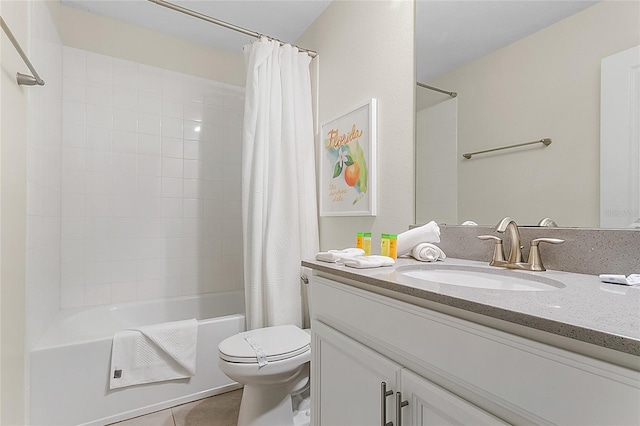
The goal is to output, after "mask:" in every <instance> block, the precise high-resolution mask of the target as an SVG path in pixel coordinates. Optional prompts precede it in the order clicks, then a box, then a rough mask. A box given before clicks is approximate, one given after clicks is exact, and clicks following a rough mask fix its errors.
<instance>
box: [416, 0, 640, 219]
mask: <svg viewBox="0 0 640 426" xmlns="http://www.w3.org/2000/svg"><path fill="white" fill-rule="evenodd" d="M638 16H640V3H639V2H627V1H603V2H594V1H515V2H514V1H455V2H451V1H430V0H426V1H425V0H418V2H417V5H416V37H417V40H416V52H417V53H416V54H417V58H416V64H417V80H418V82H420V83H425V84H427V85H430V86H433V87H436V88H440V89H443V90H444V91H450V92H456V93H457V96H456V97H451V96H449V95H447V94H443V93H440V92H437V91H433V90H428V89H425V88H422V87H419V86H417V88H416V92H417V94H416V99H417V101H416V109H417V111H416V223H424V222H427V221H429V220H436V221H437V222H439V223H446V224H461V223H462V222H464V221H473V222H475V223H477V224H479V225H490V226H493V225H495V224H496V223H497V222H498V221H499V220H500V218H501V217H503V216H511V217H512V218H514V219H515V220H516V221H517V222H518V223H519V224H521V225H536V224H538V223H539V221H540V220H541V219H543V218H546V217H549V218H551V219H553V221H555V222H556V223H557V224H558V226H560V227H589V228H600V227H603V225H601V215H611V216H616V215H618V216H620V215H627V216H629V218H626V217H625V218H624V220H623V221H622V222H618V223H614V224H613V225H606V223H605V224H604V226H607V227H617V228H620V227H625V228H626V227H628V226H629V225H630V224H631V222H633V221H634V220H635V219H633V218H638V217H640V212H639V211H638V208H639V205H638V199H639V198H640V189H638V188H639V186H640V183H639V182H640V179H639V178H638V174H637V173H636V174H635V175H634V174H633V173H632V174H631V175H629V174H627V175H626V176H627V177H625V178H623V179H626V186H627V187H628V188H626V189H625V190H623V191H620V192H621V193H623V194H625V195H624V196H623V198H624V197H626V199H624V200H622V203H621V204H620V206H619V207H618V206H616V207H614V208H611V207H612V206H609V208H608V209H607V208H605V207H606V206H602V207H601V201H600V197H601V193H600V188H601V183H600V175H601V172H600V170H601V160H600V157H601V155H600V151H601V148H602V150H603V151H605V152H608V151H610V149H609V148H608V146H607V145H606V142H605V141H604V139H603V142H602V147H601V63H602V60H603V59H604V58H607V57H610V56H612V55H614V54H617V53H619V52H622V51H625V50H628V49H631V48H633V47H634V46H637V45H640V20H638ZM639 55H640V54H639ZM638 74H640V71H638V70H637V69H636V71H635V77H632V80H633V78H635V79H636V80H635V81H637V83H634V82H633V81H632V82H631V83H630V84H640V76H638ZM602 87H605V86H604V83H603V86H602ZM629 87H630V88H631V90H630V92H633V94H632V95H628V97H629V96H631V97H632V101H633V102H635V103H636V104H640V100H639V98H640V95H638V94H637V93H636V92H640V91H638V87H640V86H635V89H633V86H629ZM604 98H606V96H604V97H603V99H604ZM634 108H638V105H636V106H634ZM635 111H636V112H635V114H636V115H638V116H640V114H638V110H637V109H636V110H635ZM603 115H604V114H603ZM639 120H640V119H635V122H632V123H631V127H630V128H631V131H630V133H629V134H628V135H624V138H626V139H625V140H626V141H627V142H628V143H627V145H629V146H628V150H627V151H626V154H624V155H622V156H623V157H625V158H621V159H619V161H620V163H619V164H620V165H621V167H624V168H630V169H632V170H633V169H635V170H638V169H639V168H640V154H638V151H639V148H638V146H639V145H640V140H639V138H640V136H639V133H640V132H638V129H637V127H638V126H640V123H638V121H639ZM634 126H635V127H634ZM603 128H604V127H603ZM634 129H635V130H634ZM633 132H635V133H633ZM543 138H550V139H551V141H552V143H551V144H549V145H545V144H540V143H537V144H532V145H527V146H521V147H517V148H513V149H505V150H500V151H494V152H490V153H485V154H478V155H474V156H472V157H471V158H470V159H466V158H463V154H466V153H473V152H478V151H483V150H489V149H493V148H498V147H504V146H509V145H513V144H520V143H525V142H529V141H539V140H541V139H543ZM603 162H604V160H603ZM616 173H617V172H616V170H613V171H611V170H609V171H603V177H604V178H605V179H606V178H607V176H609V175H613V174H616ZM629 176H631V177H629ZM624 184H625V183H623V185H624ZM603 188H605V186H603ZM602 195H603V196H604V195H606V194H602ZM605 222H606V221H605ZM603 223H604V222H603ZM639 226H640V224H639Z"/></svg>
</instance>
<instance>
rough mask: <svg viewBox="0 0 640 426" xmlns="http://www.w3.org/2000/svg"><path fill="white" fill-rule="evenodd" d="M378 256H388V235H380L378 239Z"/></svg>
mask: <svg viewBox="0 0 640 426" xmlns="http://www.w3.org/2000/svg"><path fill="white" fill-rule="evenodd" d="M380 254H381V255H383V256H389V236H388V234H382V235H381V237H380Z"/></svg>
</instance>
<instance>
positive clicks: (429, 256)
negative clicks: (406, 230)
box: [411, 243, 447, 262]
mask: <svg viewBox="0 0 640 426" xmlns="http://www.w3.org/2000/svg"><path fill="white" fill-rule="evenodd" d="M411 256H412V257H413V258H414V259H416V260H420V261H422V262H435V261H436V260H444V259H446V258H447V255H446V254H444V252H443V251H442V249H441V248H440V247H438V246H436V245H433V244H431V243H420V244H417V245H416V246H415V247H414V248H413V250H411Z"/></svg>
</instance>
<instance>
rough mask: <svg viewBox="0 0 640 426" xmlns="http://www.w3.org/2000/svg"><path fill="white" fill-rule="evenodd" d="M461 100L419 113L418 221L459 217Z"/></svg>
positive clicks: (446, 220) (453, 220)
mask: <svg viewBox="0 0 640 426" xmlns="http://www.w3.org/2000/svg"><path fill="white" fill-rule="evenodd" d="M457 144H458V100H457V99H455V98H454V99H448V100H445V101H444V102H440V103H438V104H436V105H433V106H432V107H430V108H425V109H423V110H422V111H418V113H417V114H416V164H420V165H421V167H417V168H416V223H427V222H429V221H431V220H435V221H436V222H437V223H445V224H449V225H455V224H458V223H460V222H459V220H458V196H457V194H458V168H457V163H458V158H457V157H458V146H457Z"/></svg>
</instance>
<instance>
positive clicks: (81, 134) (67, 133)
mask: <svg viewBox="0 0 640 426" xmlns="http://www.w3.org/2000/svg"><path fill="white" fill-rule="evenodd" d="M85 140H86V133H85V126H84V125H81V124H71V123H64V124H63V125H62V145H63V146H65V147H69V148H84V147H85V143H86V142H85Z"/></svg>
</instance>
